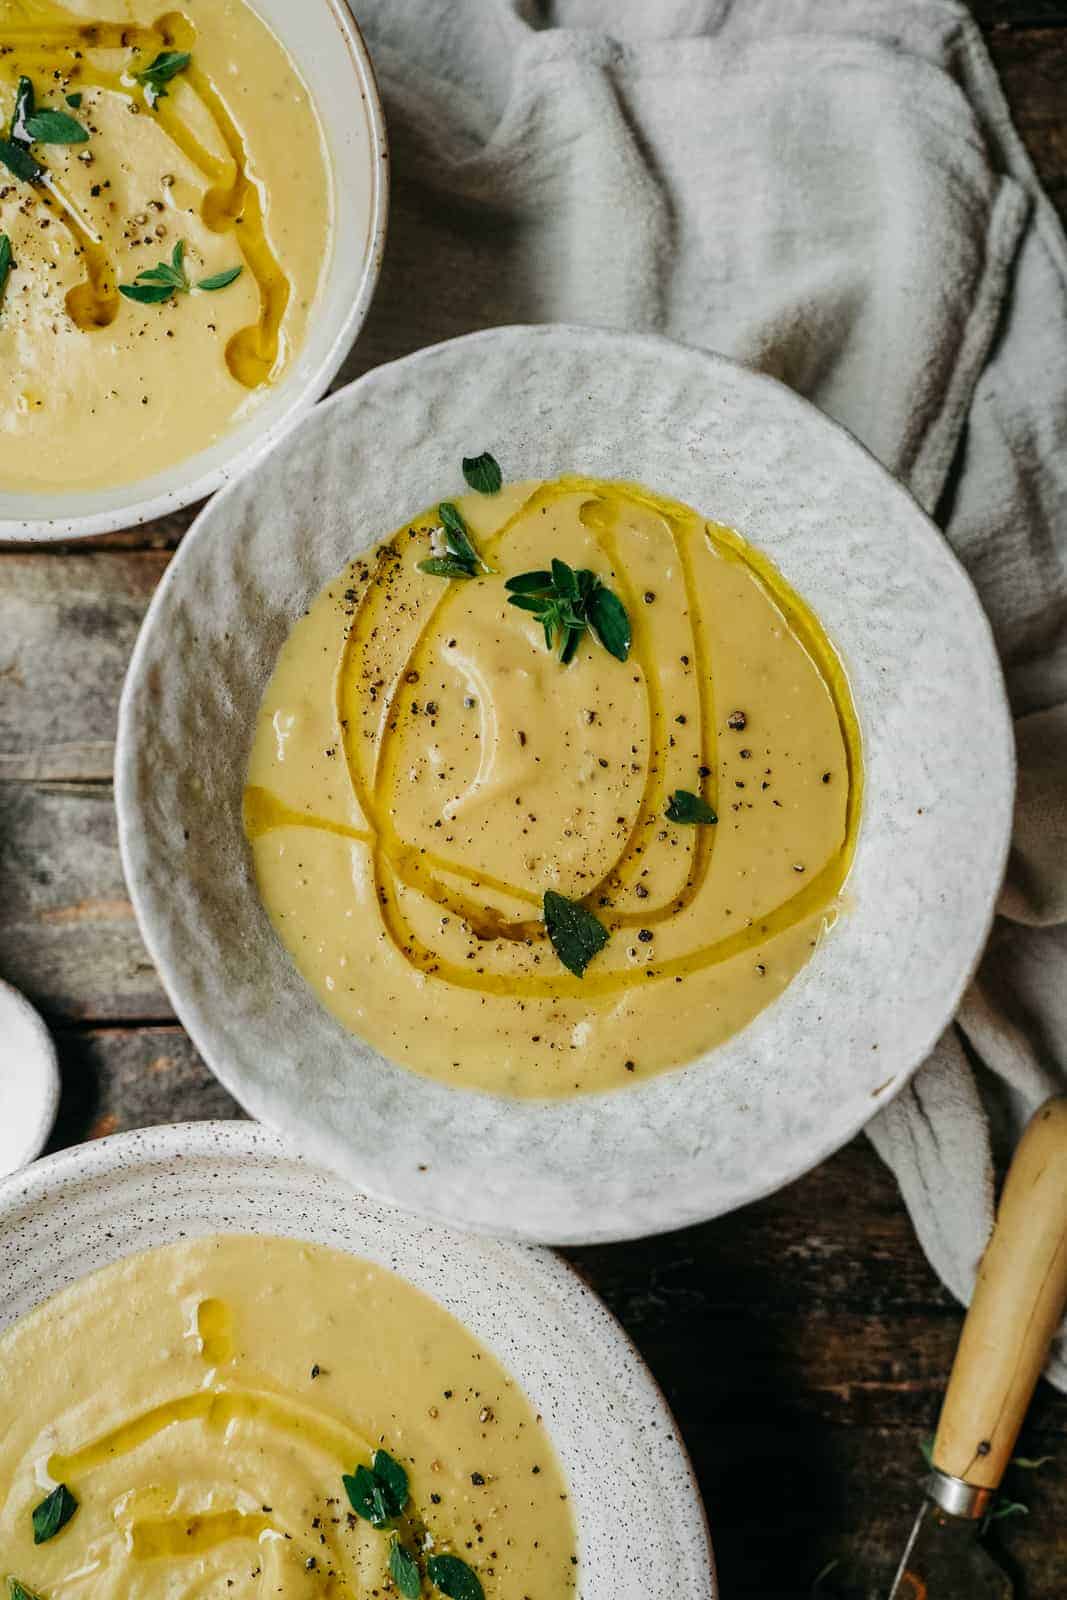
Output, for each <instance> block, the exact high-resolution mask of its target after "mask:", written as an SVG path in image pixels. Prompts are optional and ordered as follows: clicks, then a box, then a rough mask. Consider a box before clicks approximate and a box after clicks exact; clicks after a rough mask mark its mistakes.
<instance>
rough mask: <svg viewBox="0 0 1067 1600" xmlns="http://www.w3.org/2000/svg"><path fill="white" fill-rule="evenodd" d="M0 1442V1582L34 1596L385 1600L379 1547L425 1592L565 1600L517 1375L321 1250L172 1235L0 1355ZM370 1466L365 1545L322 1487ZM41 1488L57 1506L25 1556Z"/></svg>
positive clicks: (45, 1317)
mask: <svg viewBox="0 0 1067 1600" xmlns="http://www.w3.org/2000/svg"><path fill="white" fill-rule="evenodd" d="M0 1438H2V1439H3V1441H4V1448H3V1451H2V1452H0V1582H3V1578H4V1575H5V1574H10V1576H11V1577H12V1578H14V1579H15V1580H16V1581H17V1582H18V1583H21V1584H22V1585H23V1586H24V1587H25V1588H26V1589H27V1590H29V1591H30V1592H31V1593H32V1594H33V1595H35V1596H39V1597H40V1600H74V1597H75V1596H90V1595H91V1596H92V1600H193V1597H196V1600H222V1597H224V1596H225V1597H227V1600H268V1597H273V1596H277V1595H284V1596H285V1597H286V1600H365V1597H366V1596H368V1595H376V1594H396V1593H397V1589H396V1587H395V1585H392V1586H391V1583H390V1577H389V1563H390V1555H391V1549H392V1546H393V1544H394V1542H396V1543H398V1544H400V1545H401V1546H402V1547H403V1549H404V1550H405V1551H406V1552H407V1553H408V1554H409V1555H411V1557H412V1558H413V1560H414V1561H415V1563H416V1565H417V1567H418V1568H419V1569H420V1572H421V1575H422V1579H423V1592H424V1593H425V1594H426V1595H427V1596H433V1595H438V1594H440V1593H447V1592H449V1590H448V1585H447V1582H446V1584H445V1585H444V1587H443V1588H442V1584H441V1582H440V1581H435V1571H436V1574H437V1579H438V1580H439V1579H440V1577H441V1574H440V1572H439V1571H438V1570H437V1569H435V1567H434V1566H433V1564H432V1563H433V1561H434V1558H435V1557H436V1558H438V1559H441V1558H451V1566H452V1571H453V1573H454V1572H455V1562H456V1561H457V1560H458V1561H461V1562H462V1563H463V1564H464V1566H465V1567H467V1568H469V1570H470V1573H471V1574H472V1575H473V1577H474V1579H475V1580H476V1581H477V1583H478V1584H479V1585H480V1586H481V1590H482V1592H484V1595H485V1597H486V1600H560V1597H561V1596H564V1597H565V1596H567V1595H569V1594H572V1593H573V1592H574V1589H575V1585H576V1575H577V1558H576V1550H575V1533H574V1527H573V1521H572V1517H571V1511H570V1502H569V1498H568V1490H567V1484H566V1482H565V1480H564V1478H563V1475H562V1472H561V1469H560V1466H559V1464H558V1462H557V1460H556V1457H555V1454H554V1451H553V1448H552V1446H551V1444H550V1442H549V1440H548V1438H547V1437H546V1434H545V1430H544V1427H543V1425H542V1422H541V1420H540V1418H539V1417H538V1416H537V1415H536V1414H535V1412H534V1411H533V1409H532V1407H531V1405H530V1403H529V1401H528V1400H527V1399H526V1397H525V1396H524V1395H523V1393H522V1391H521V1390H520V1389H519V1387H518V1385H517V1384H516V1383H515V1381H514V1379H513V1378H511V1377H510V1376H509V1375H508V1373H507V1372H506V1371H505V1370H504V1368H503V1367H502V1366H501V1365H500V1363H499V1362H498V1361H497V1360H496V1359H495V1357H494V1356H492V1355H491V1354H490V1352H489V1351H488V1350H487V1349H485V1348H484V1346H482V1345H481V1344H479V1342H478V1341H477V1340H476V1339H474V1338H473V1337H472V1336H471V1335H470V1334H469V1333H468V1332H467V1331H466V1329H464V1328H463V1327H462V1326H461V1325H460V1324H459V1323H458V1322H457V1321H456V1320H455V1319H454V1318H453V1317H452V1316H450V1315H449V1314H448V1313H447V1312H446V1311H444V1310H443V1309H442V1308H441V1307H440V1306H439V1305H437V1303H436V1302H435V1301H433V1300H431V1299H429V1298H428V1297H427V1296H426V1295H424V1294H422V1293H421V1292H420V1291H419V1290H417V1289H415V1288H413V1287H412V1286H411V1285H410V1284H408V1283H406V1282H404V1280H403V1279H401V1278H399V1277H397V1276H395V1275H394V1274H393V1273H391V1272H388V1271H386V1270H385V1269H383V1268H381V1267H378V1266H375V1265H373V1264H372V1263H370V1262H368V1261H364V1260H359V1259H357V1258H355V1257H352V1256H348V1255H343V1254H341V1253H340V1252H338V1251H334V1250H328V1249H323V1248H321V1247H319V1246H315V1245H308V1244H302V1243H300V1242H298V1241H295V1240H292V1239H278V1238H267V1237H256V1238H250V1237H243V1236H241V1235H225V1236H219V1237H212V1238H203V1239H196V1240H188V1241H185V1242H183V1243H180V1244H175V1245H169V1246H166V1247H164V1248H162V1249H157V1250H151V1251H148V1252H146V1253H145V1254H143V1255H138V1256H133V1257H130V1258H129V1259H128V1260H125V1261H122V1262H119V1263H117V1264H116V1265H114V1266H111V1267H108V1268H105V1269H104V1270H102V1271H100V1272H96V1273H93V1274H91V1275H90V1276H89V1277H87V1278H84V1279H82V1280H81V1281H80V1282H79V1283H77V1284H75V1285H73V1286H72V1287H71V1288H69V1289H66V1290H64V1291H63V1292H62V1293H61V1294H59V1295H57V1296H56V1297H55V1298H54V1299H52V1300H50V1301H48V1302H47V1303H46V1304H45V1305H43V1306H42V1307H40V1308H39V1309H38V1310H37V1311H35V1312H34V1313H33V1314H32V1315H30V1316H29V1317H26V1318H25V1319H24V1320H23V1321H21V1322H19V1323H16V1324H15V1326H14V1327H13V1328H12V1329H10V1330H9V1331H8V1332H7V1333H6V1334H5V1335H3V1336H2V1337H0ZM378 1451H384V1452H385V1454H386V1456H388V1457H389V1458H390V1460H391V1461H392V1462H395V1463H396V1464H397V1465H399V1466H400V1467H401V1468H402V1469H403V1472H404V1474H406V1477H407V1488H406V1491H405V1498H404V1503H403V1506H402V1509H401V1510H399V1511H398V1512H396V1514H395V1515H390V1516H389V1518H388V1520H387V1522H386V1524H385V1525H384V1526H381V1527H378V1526H374V1525H372V1523H371V1522H369V1521H368V1520H366V1519H365V1518H364V1517H363V1516H361V1515H360V1514H358V1513H357V1512H356V1511H355V1510H353V1507H352V1501H351V1499H350V1497H349V1494H348V1491H347V1488H346V1485H345V1484H344V1482H343V1479H344V1477H345V1476H348V1477H350V1478H352V1477H354V1476H355V1473H356V1468H357V1467H358V1466H360V1465H362V1466H363V1467H364V1468H365V1469H369V1468H372V1467H373V1468H374V1471H375V1474H377V1473H379V1472H380V1471H382V1470H384V1469H383V1466H382V1459H381V1457H378V1456H376V1452H378ZM59 1485H64V1486H65V1488H66V1490H67V1492H68V1494H69V1496H70V1497H71V1499H72V1500H73V1502H74V1504H75V1507H76V1509H75V1510H74V1511H73V1514H72V1515H70V1516H69V1520H67V1521H66V1522H65V1523H64V1524H63V1525H62V1526H61V1527H60V1528H59V1530H58V1532H56V1533H55V1534H54V1535H53V1536H52V1537H50V1538H48V1539H47V1540H46V1541H45V1542H43V1543H39V1544H38V1543H35V1542H34V1523H33V1512H34V1508H35V1507H38V1506H40V1505H42V1504H43V1503H44V1501H45V1498H46V1497H47V1495H48V1494H49V1493H50V1492H55V1490H56V1488H57V1487H58V1486H59ZM357 1498H358V1494H357ZM397 1504H399V1502H398V1501H394V1502H393V1504H392V1505H391V1506H389V1507H388V1508H387V1509H388V1510H390V1511H391V1512H394V1511H396V1506H397ZM68 1510H69V1504H68ZM447 1565H448V1562H446V1566H447ZM467 1592H468V1593H469V1592H472V1591H470V1590H468V1591H467ZM473 1592H474V1593H475V1594H476V1593H477V1591H473ZM5 1600H6V1588H5Z"/></svg>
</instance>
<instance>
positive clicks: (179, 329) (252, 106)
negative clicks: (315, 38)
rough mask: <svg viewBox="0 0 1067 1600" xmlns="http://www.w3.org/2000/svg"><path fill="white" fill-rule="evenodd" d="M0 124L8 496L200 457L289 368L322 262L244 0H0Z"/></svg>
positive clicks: (292, 74)
mask: <svg viewBox="0 0 1067 1600" xmlns="http://www.w3.org/2000/svg"><path fill="white" fill-rule="evenodd" d="M0 118H2V122H3V126H2V128H0V135H2V138H0V235H2V236H3V238H2V239H0V261H2V260H3V253H4V251H5V250H6V251H8V252H9V266H8V270H7V272H6V277H5V279H4V283H3V289H2V298H0V371H2V373H3V380H2V381H3V385H4V391H5V393H4V404H3V406H2V407H0V487H3V488H4V489H7V490H10V491H31V490H48V489H71V488H93V487H107V486H110V485H113V484H116V483H122V482H128V481H130V480H133V479H136V478H141V477H146V476H148V475H150V474H152V473H155V472H157V471H160V470H162V469H163V468H165V467H168V466H171V465H172V464H174V463H175V462H178V461H181V460H184V459H185V458H186V457H188V456H190V455H192V454H194V453H195V452H197V451H199V450H202V449H205V448H206V447H207V446H208V445H210V444H211V443H212V442H213V441H214V440H215V439H217V438H218V437H219V436H220V435H221V434H223V433H224V432H225V431H226V429H227V428H228V427H229V426H230V425H231V424H232V423H233V422H234V421H235V420H236V419H237V418H239V417H241V416H243V415H244V414H245V413H246V412H247V411H248V410H249V408H250V407H252V406H254V405H255V403H256V399H257V397H258V396H259V395H260V394H261V393H262V392H263V390H264V389H265V388H266V387H267V386H268V385H270V384H272V383H274V382H275V381H276V380H277V379H278V378H279V377H280V376H281V374H282V373H283V372H284V371H285V369H286V367H287V365H288V363H289V362H290V361H291V359H292V357H293V354H294V352H295V350H296V349H297V347H298V346H299V345H300V343H301V341H302V339H303V337H304V332H305V329H306V326H307V322H308V317H309V314H310V312H311V308H312V305H313V302H314V299H315V295H316V290H317V288H318V284H319V279H320V275H321V273H322V270H323V266H324V263H325V261H326V259H327V257H328V254H329V247H330V237H331V206H332V199H331V184H330V175H329V168H328V165H327V159H326V152H325V146H324V143H323V135H322V129H321V126H320V124H319V120H318V117H317V115H316V113H315V110H314V107H313V106H312V105H311V103H310V100H309V98H308V94H307V90H306V88H305V87H304V84H303V81H302V80H301V78H300V76H299V74H298V73H297V70H296V68H295V67H294V65H293V62H292V61H291V60H290V58H289V55H288V54H287V52H286V51H285V50H284V49H283V48H282V46H281V44H280V43H279V42H278V40H277V39H276V38H275V37H274V35H273V34H272V33H271V31H270V30H269V29H268V28H267V26H266V25H265V23H263V22H262V21H261V20H260V18H259V17H258V16H257V15H256V14H255V12H254V11H253V10H252V9H251V8H250V7H249V6H248V5H246V4H245V3H244V0H185V4H184V5H183V6H182V8H181V9H176V10H171V11H167V10H164V9H163V8H162V7H161V6H160V5H159V4H158V0H120V3H116V4H115V5H114V6H113V7H112V8H111V9H110V10H107V9H106V7H102V6H101V0H70V3H69V4H68V5H67V6H65V7H62V8H61V7H60V6H58V5H53V4H51V3H48V0H0ZM3 239H6V240H7V245H6V246H5V245H4V243H3ZM146 274H147V276H146ZM0 275H3V274H2V272H0Z"/></svg>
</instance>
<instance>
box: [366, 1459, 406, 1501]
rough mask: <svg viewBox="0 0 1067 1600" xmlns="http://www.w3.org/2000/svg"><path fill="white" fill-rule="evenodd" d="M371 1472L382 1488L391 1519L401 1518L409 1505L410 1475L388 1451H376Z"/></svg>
mask: <svg viewBox="0 0 1067 1600" xmlns="http://www.w3.org/2000/svg"><path fill="white" fill-rule="evenodd" d="M371 1470H372V1472H373V1473H374V1476H375V1477H376V1478H377V1480H378V1482H379V1483H380V1484H381V1487H382V1498H383V1499H384V1501H385V1507H386V1510H387V1511H388V1513H389V1515H390V1516H391V1517H399V1516H400V1514H401V1512H402V1511H403V1509H404V1507H405V1506H406V1505H407V1503H408V1475H407V1473H406V1472H405V1471H404V1469H403V1467H402V1466H401V1465H400V1462H399V1461H396V1460H394V1459H393V1457H392V1456H391V1455H390V1454H389V1452H388V1450H375V1452H374V1457H373V1460H372V1461H371Z"/></svg>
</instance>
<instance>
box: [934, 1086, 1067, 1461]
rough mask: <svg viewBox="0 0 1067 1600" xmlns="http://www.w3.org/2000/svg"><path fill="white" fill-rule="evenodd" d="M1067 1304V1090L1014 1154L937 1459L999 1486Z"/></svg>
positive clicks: (1037, 1117) (1040, 1114)
mask: <svg viewBox="0 0 1067 1600" xmlns="http://www.w3.org/2000/svg"><path fill="white" fill-rule="evenodd" d="M1065 1303H1067V1096H1064V1097H1060V1098H1057V1099H1055V1100H1047V1101H1046V1102H1045V1104H1044V1105H1043V1106H1041V1107H1040V1109H1039V1110H1038V1111H1036V1112H1035V1113H1034V1116H1033V1117H1032V1118H1031V1120H1030V1123H1029V1126H1028V1127H1027V1129H1026V1132H1025V1133H1024V1134H1023V1136H1022V1139H1021V1141H1020V1143H1019V1148H1018V1150H1017V1151H1016V1152H1015V1159H1014V1161H1013V1162H1012V1164H1011V1170H1010V1171H1009V1173H1008V1176H1007V1180H1006V1181H1005V1184H1004V1192H1003V1194H1002V1195H1001V1200H1000V1209H999V1210H998V1212H997V1220H996V1225H995V1227H994V1229H993V1232H992V1234H991V1235H990V1239H989V1243H988V1245H987V1246H986V1250H985V1254H984V1255H983V1257H982V1263H981V1266H980V1267H979V1269H978V1281H977V1284H976V1285H975V1291H974V1298H973V1300H972V1301H971V1309H970V1310H969V1311H968V1313H967V1320H966V1321H965V1322H964V1325H963V1335H962V1337H961V1339H960V1343H959V1349H958V1350H957V1352H956V1360H955V1362H954V1363H953V1367H952V1376H951V1378H950V1379H949V1384H948V1391H947V1393H946V1395H945V1403H944V1406H943V1407H942V1410H941V1420H940V1421H939V1423H938V1427H937V1438H936V1440H935V1441H934V1453H933V1462H934V1466H935V1467H937V1468H938V1469H939V1470H940V1471H941V1472H944V1473H947V1474H948V1475H949V1476H950V1477H953V1478H961V1479H962V1480H963V1481H964V1482H965V1483H968V1484H972V1485H974V1486H975V1487H978V1488H984V1489H996V1488H997V1487H999V1484H1000V1480H1001V1478H1002V1477H1003V1476H1004V1469H1005V1468H1006V1467H1007V1465H1008V1462H1009V1460H1010V1458H1011V1454H1012V1451H1013V1450H1014V1448H1015V1440H1016V1438H1017V1437H1018V1433H1019V1429H1020V1427H1021V1426H1022V1420H1023V1417H1024V1416H1025V1415H1026V1410H1027V1407H1028V1406H1029V1404H1030V1399H1031V1396H1032V1395H1033V1392H1034V1386H1035V1385H1036V1383H1037V1380H1038V1378H1039V1377H1040V1375H1041V1369H1042V1367H1043V1366H1044V1364H1045V1358H1046V1356H1047V1355H1048V1348H1049V1344H1050V1343H1051V1340H1052V1336H1053V1334H1054V1333H1055V1331H1056V1328H1057V1327H1058V1326H1059V1321H1060V1318H1061V1317H1062V1315H1063V1310H1064V1305H1065Z"/></svg>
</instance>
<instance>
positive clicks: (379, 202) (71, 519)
mask: <svg viewBox="0 0 1067 1600" xmlns="http://www.w3.org/2000/svg"><path fill="white" fill-rule="evenodd" d="M247 3H248V4H250V5H251V7H252V9H253V10H254V11H256V12H258V13H259V14H260V16H262V17H263V19H264V20H265V21H266V22H267V23H268V24H269V26H270V27H271V28H272V29H273V30H274V32H275V34H276V35H277V36H278V38H279V39H280V41H281V43H282V44H283V45H284V47H285V48H286V50H287V51H288V52H289V54H290V55H291V57H292V58H293V60H294V62H295V63H296V66H297V68H298V69H299V71H300V73H301V75H302V76H303V78H304V80H305V83H306V84H307V87H308V91H309V93H310V97H311V101H312V104H313V105H314V106H315V109H316V111H317V113H318V116H319V119H320V121H321V124H322V128H323V134H324V137H325V142H326V147H327V159H328V162H329V166H330V171H331V179H332V187H333V239H332V247H331V253H330V259H329V261H328V262H327V263H326V264H325V266H324V270H323V275H322V279H321V282H320V285H319V291H318V305H317V310H316V312H315V314H314V315H313V316H312V317H311V318H310V320H309V323H308V330H307V336H306V338H305V340H304V343H303V345H302V347H301V348H300V350H299V351H298V352H297V355H296V358H295V360H294V361H293V363H292V365H291V366H290V367H289V369H288V370H287V371H286V372H285V374H284V376H283V377H282V379H281V381H280V382H279V383H278V384H277V385H276V386H274V387H273V388H272V389H271V390H270V392H269V393H268V394H266V395H264V396H261V397H257V402H256V404H255V405H253V406H252V408H251V410H250V411H249V414H248V416H247V417H245V418H244V419H243V420H239V421H237V422H235V424H234V425H233V427H231V428H230V429H229V430H228V431H227V432H226V433H225V434H224V435H223V436H222V437H221V438H219V439H217V440H216V441H215V443H214V444H212V445H211V446H210V447H209V448H208V449H206V450H202V451H200V452H199V453H198V454H196V455H194V456H191V457H188V458H187V459H185V460H184V461H179V462H177V463H176V464H175V465H174V466H171V467H169V468H167V470H166V471H164V472H159V473H156V474H154V475H153V476H151V477H148V478H142V479H139V480H137V481H136V482H133V483H126V484H121V485H118V486H117V487H115V488H103V489H88V490H86V489H76V490H67V491H63V492H56V493H53V494H44V493H33V494H12V493H9V492H4V491H3V490H0V538H3V539H11V540H15V539H50V538H52V539H59V538H70V537H72V536H74V537H84V536H86V535H89V534H96V533H105V532H108V531H109V530H111V529H113V528H121V527H127V526H131V525H133V524H135V523H138V522H144V521H148V520H149V519H150V518H152V517H156V516H162V515H164V514H166V513H168V512H171V511H175V510H177V509H179V508H180V507H181V506H185V505H190V504H192V503H193V502H194V501H196V500H199V499H202V498H203V497H204V496H205V495H207V494H210V493H212V492H213V491H214V490H215V489H217V488H218V487H219V485H220V484H221V483H223V482H225V481H226V479H227V478H231V477H234V476H236V475H237V474H238V473H240V472H241V471H242V470H244V469H245V468H246V467H247V466H248V465H249V464H250V463H251V461H253V460H254V459H256V458H257V457H259V456H260V455H262V454H263V453H264V452H265V451H266V450H268V449H269V448H270V446H271V445H272V444H273V443H274V442H275V441H276V440H277V439H278V438H279V437H280V435H281V434H282V433H283V432H284V431H285V429H286V428H287V427H289V426H290V425H291V424H292V423H293V421H295V420H296V418H297V417H298V416H300V415H301V413H302V412H303V411H304V410H305V409H306V408H307V407H308V406H309V405H311V404H312V403H313V402H314V401H315V400H316V399H317V398H318V397H319V395H320V394H322V392H323V391H324V390H325V388H326V387H327V385H328V384H329V382H330V380H331V379H332V378H333V376H334V374H335V373H336V371H337V369H338V367H339V366H340V364H341V362H342V361H343V360H344V357H345V355H346V354H347V352H348V350H349V348H350V346H351V344H352V341H353V339H354V338H355V336H356V333H357V332H358V330H359V328H360V326H361V324H362V322H363V319H364V317H365V315H366V311H367V307H368V305H369V303H370V298H371V295H372V294H373V292H374V286H375V283H376V282H377V276H378V268H379V265H380V261H381V252H382V248H383V244H384V231H385V215H386V204H387V200H386V197H387V165H388V164H387V162H386V160H385V159H384V152H385V125H384V119H383V117H382V110H381V104H380V101H379V99H378V92H377V88H376V85H375V82H374V74H373V70H372V68H371V64H370V59H369V57H368V55H367V51H366V46H365V45H364V43H363V40H362V37H361V36H360V34H359V31H358V29H357V28H356V26H355V24H354V22H353V19H352V16H351V13H350V12H349V10H348V7H347V5H346V4H345V3H344V0H301V4H300V5H299V7H294V6H293V4H292V0H247Z"/></svg>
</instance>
